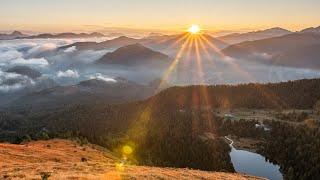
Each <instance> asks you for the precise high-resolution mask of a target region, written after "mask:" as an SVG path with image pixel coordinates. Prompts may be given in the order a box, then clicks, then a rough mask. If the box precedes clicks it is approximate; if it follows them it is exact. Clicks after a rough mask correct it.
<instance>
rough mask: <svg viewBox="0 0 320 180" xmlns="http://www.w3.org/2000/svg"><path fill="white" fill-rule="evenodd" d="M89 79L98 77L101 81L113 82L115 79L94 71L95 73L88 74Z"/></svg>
mask: <svg viewBox="0 0 320 180" xmlns="http://www.w3.org/2000/svg"><path fill="white" fill-rule="evenodd" d="M89 79H98V80H102V81H106V82H113V83H116V82H117V80H115V79H113V78H111V77H108V76H106V75H103V74H101V73H96V74H93V75H89Z"/></svg>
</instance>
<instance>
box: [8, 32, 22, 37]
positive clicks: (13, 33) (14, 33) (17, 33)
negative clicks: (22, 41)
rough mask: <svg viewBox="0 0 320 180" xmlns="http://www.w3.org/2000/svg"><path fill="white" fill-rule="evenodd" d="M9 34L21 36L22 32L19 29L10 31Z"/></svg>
mask: <svg viewBox="0 0 320 180" xmlns="http://www.w3.org/2000/svg"><path fill="white" fill-rule="evenodd" d="M11 35H12V36H22V35H23V34H22V32H20V31H13V32H12V33H11Z"/></svg>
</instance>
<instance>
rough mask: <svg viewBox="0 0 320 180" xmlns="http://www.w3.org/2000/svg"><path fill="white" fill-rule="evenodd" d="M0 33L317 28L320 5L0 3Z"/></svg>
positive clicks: (89, 0)
mask: <svg viewBox="0 0 320 180" xmlns="http://www.w3.org/2000/svg"><path fill="white" fill-rule="evenodd" d="M0 1H1V6H0V17H1V18H0V30H15V29H17V30H31V31H35V32H62V31H106V32H109V31H110V30H114V31H120V30H121V31H137V32H139V31H141V32H144V31H164V32H178V31H183V30H184V29H185V28H187V27H188V26H189V25H191V24H199V25H201V26H202V28H204V29H207V30H209V31H246V30H258V29H264V28H270V27H275V26H277V27H283V28H287V29H289V30H293V31H295V30H300V29H303V28H306V27H310V26H319V25H320V13H319V12H318V11H319V7H320V1H319V0H281V1H280V0H161V1H155V0H154V1H153V0H152V1H151V0H28V1H26V0H10V1H6V0H0Z"/></svg>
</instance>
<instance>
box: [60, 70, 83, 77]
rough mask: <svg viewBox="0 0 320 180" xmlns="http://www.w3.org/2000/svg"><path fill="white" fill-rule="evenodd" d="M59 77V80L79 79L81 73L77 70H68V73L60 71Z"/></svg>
mask: <svg viewBox="0 0 320 180" xmlns="http://www.w3.org/2000/svg"><path fill="white" fill-rule="evenodd" d="M57 77H59V78H78V77H79V73H78V71H76V70H71V69H68V70H66V71H58V72H57Z"/></svg>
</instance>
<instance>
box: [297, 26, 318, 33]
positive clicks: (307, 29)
mask: <svg viewBox="0 0 320 180" xmlns="http://www.w3.org/2000/svg"><path fill="white" fill-rule="evenodd" d="M300 33H320V26H318V27H310V28H306V29H303V30H302V31H300Z"/></svg>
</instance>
